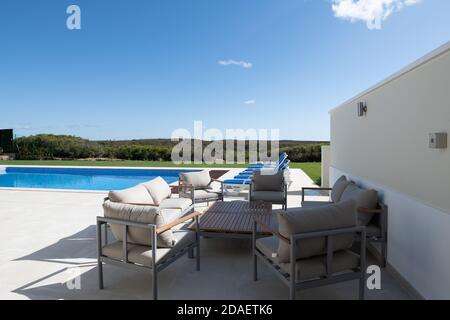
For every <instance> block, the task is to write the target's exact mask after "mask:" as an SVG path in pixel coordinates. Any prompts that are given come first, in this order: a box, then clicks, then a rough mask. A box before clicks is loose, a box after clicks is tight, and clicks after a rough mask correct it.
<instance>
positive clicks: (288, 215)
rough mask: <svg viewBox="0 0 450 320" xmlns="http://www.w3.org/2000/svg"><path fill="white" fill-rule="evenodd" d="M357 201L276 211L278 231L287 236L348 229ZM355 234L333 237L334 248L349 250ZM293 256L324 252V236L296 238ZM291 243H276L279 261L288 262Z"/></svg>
mask: <svg viewBox="0 0 450 320" xmlns="http://www.w3.org/2000/svg"><path fill="white" fill-rule="evenodd" d="M356 223H357V222H356V203H355V201H354V200H349V201H344V202H340V203H337V204H330V205H326V206H322V207H317V208H297V209H294V210H292V209H291V210H288V211H287V212H280V213H279V214H278V224H279V226H278V230H279V232H280V234H281V235H283V236H284V237H286V238H289V237H290V235H292V234H298V233H306V232H315V231H323V230H331V229H338V228H350V227H354V226H356ZM354 238H355V234H354V233H353V234H343V235H337V236H334V237H333V251H338V250H343V249H348V248H350V247H351V246H352V244H353V240H354ZM296 248H297V250H296V252H295V254H296V257H295V258H296V259H303V258H309V257H314V256H318V255H323V254H325V253H326V238H325V237H320V238H311V239H305V240H298V241H297V247H296ZM289 250H290V245H289V244H288V243H286V242H284V241H279V244H278V259H279V261H280V262H282V263H288V262H290V253H289Z"/></svg>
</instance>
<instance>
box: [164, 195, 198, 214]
mask: <svg viewBox="0 0 450 320" xmlns="http://www.w3.org/2000/svg"><path fill="white" fill-rule="evenodd" d="M191 205H192V200H191V199H189V198H169V199H164V200H163V201H162V202H161V204H160V205H159V208H160V209H180V210H182V211H185V210H186V209H188V208H189V206H191Z"/></svg>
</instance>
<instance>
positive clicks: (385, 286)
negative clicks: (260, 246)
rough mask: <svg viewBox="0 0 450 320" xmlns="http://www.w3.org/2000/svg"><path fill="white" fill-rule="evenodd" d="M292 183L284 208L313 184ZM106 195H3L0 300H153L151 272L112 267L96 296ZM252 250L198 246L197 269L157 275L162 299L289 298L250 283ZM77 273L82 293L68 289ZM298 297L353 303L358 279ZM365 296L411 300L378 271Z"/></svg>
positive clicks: (213, 243)
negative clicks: (98, 227) (98, 232)
mask: <svg viewBox="0 0 450 320" xmlns="http://www.w3.org/2000/svg"><path fill="white" fill-rule="evenodd" d="M237 171H239V170H231V171H230V172H228V173H227V174H226V175H225V176H224V177H223V178H229V177H232V176H234V175H235V174H236V172H237ZM292 179H293V181H294V182H293V184H292V185H291V187H290V189H289V197H288V199H289V201H288V206H289V207H295V206H299V205H300V190H301V187H302V186H312V185H313V183H312V181H311V180H310V179H309V178H308V177H307V176H306V174H304V173H303V171H301V170H298V169H297V170H296V169H294V170H292ZM105 195H106V193H102V192H97V193H95V192H94V193H93V192H49V191H18V190H0V218H1V223H0V243H1V244H2V245H1V246H0V299H151V285H150V281H151V278H150V277H149V274H147V273H145V272H133V271H129V270H124V269H121V268H117V267H114V266H106V267H105V268H104V270H105V290H102V291H100V290H98V286H97V270H96V241H95V218H96V216H98V215H101V214H102V208H101V204H102V201H103V198H104V196H105ZM250 252H251V248H250V243H249V242H248V241H245V240H229V239H204V240H202V270H201V271H200V272H196V271H195V264H194V261H193V260H189V259H188V258H187V257H183V258H181V259H180V260H179V261H177V262H176V263H174V264H173V265H171V266H170V267H168V268H167V269H166V270H164V271H163V272H162V273H161V274H160V282H159V286H160V298H161V299H286V298H287V297H288V290H287V288H286V287H285V286H284V285H283V284H282V283H281V281H279V280H278V279H277V278H276V277H275V275H273V274H271V273H270V272H269V271H268V270H267V269H266V268H265V267H264V266H262V265H261V267H260V270H261V272H260V280H259V281H258V282H253V280H252V276H251V271H252V265H251V256H250ZM237 270H238V271H239V272H236V271H237ZM77 274H81V278H80V279H81V281H80V288H79V289H76V288H75V289H69V287H70V286H67V281H69V283H72V282H71V280H72V279H74V277H75V276H76V275H77ZM193 288H195V290H193ZM298 298H299V299H356V298H357V281H352V282H347V283H342V284H337V285H331V286H327V287H323V288H317V289H310V290H305V291H303V292H300V293H299V294H298ZM367 298H368V299H410V298H411V297H410V296H409V295H408V294H407V293H406V291H405V290H403V289H402V287H401V286H400V285H399V283H398V282H397V281H396V280H395V279H394V278H392V277H391V276H390V275H389V274H388V273H387V272H384V271H383V274H382V289H381V290H372V291H367Z"/></svg>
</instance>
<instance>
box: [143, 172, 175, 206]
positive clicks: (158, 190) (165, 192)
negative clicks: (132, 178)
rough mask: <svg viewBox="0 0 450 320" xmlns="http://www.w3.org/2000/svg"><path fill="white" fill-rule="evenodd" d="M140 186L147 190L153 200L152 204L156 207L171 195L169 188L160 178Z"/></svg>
mask: <svg viewBox="0 0 450 320" xmlns="http://www.w3.org/2000/svg"><path fill="white" fill-rule="evenodd" d="M142 185H143V186H144V187H145V188H147V190H148V192H149V193H150V196H151V197H152V199H153V202H154V203H155V204H156V205H160V204H161V202H162V201H163V200H164V199H167V198H170V196H171V195H172V190H171V189H170V186H169V185H168V184H167V182H166V181H165V180H164V179H163V178H161V177H156V178H155V179H153V180H151V181H149V182H145V183H143V184H142Z"/></svg>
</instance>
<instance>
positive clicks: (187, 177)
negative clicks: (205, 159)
mask: <svg viewBox="0 0 450 320" xmlns="http://www.w3.org/2000/svg"><path fill="white" fill-rule="evenodd" d="M180 181H182V182H184V183H186V184H190V185H192V186H193V187H194V188H195V189H204V188H207V187H208V186H209V184H210V183H211V177H210V175H209V171H206V170H204V171H199V172H181V173H180Z"/></svg>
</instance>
